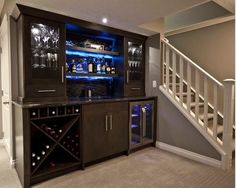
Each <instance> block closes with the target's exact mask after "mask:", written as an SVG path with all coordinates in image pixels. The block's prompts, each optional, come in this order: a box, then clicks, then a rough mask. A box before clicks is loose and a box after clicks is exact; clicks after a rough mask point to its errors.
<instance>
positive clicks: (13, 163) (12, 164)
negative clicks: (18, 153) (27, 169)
mask: <svg viewBox="0 0 236 188" xmlns="http://www.w3.org/2000/svg"><path fill="white" fill-rule="evenodd" d="M10 167H11V168H12V169H14V168H15V167H16V160H14V159H13V158H12V157H11V158H10Z"/></svg>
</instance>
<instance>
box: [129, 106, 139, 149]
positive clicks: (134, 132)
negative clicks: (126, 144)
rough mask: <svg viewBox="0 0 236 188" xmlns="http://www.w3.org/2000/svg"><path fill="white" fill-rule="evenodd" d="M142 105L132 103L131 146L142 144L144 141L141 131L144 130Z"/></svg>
mask: <svg viewBox="0 0 236 188" xmlns="http://www.w3.org/2000/svg"><path fill="white" fill-rule="evenodd" d="M141 109H142V106H141V104H132V105H131V108H130V112H131V114H130V118H131V120H130V147H135V146H136V145H140V144H141V142H142V139H141V131H142V128H141V126H142V123H141V119H142V114H141Z"/></svg>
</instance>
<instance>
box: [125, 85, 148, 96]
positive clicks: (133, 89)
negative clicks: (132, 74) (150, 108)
mask: <svg viewBox="0 0 236 188" xmlns="http://www.w3.org/2000/svg"><path fill="white" fill-rule="evenodd" d="M144 95H145V88H144V86H143V85H128V86H126V87H125V96H144Z"/></svg>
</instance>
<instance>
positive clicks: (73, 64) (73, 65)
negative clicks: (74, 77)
mask: <svg viewBox="0 0 236 188" xmlns="http://www.w3.org/2000/svg"><path fill="white" fill-rule="evenodd" d="M71 69H72V71H71V72H74V73H76V64H75V60H74V59H72V68H71Z"/></svg>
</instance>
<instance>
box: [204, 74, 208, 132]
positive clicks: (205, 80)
mask: <svg viewBox="0 0 236 188" xmlns="http://www.w3.org/2000/svg"><path fill="white" fill-rule="evenodd" d="M207 126H208V79H207V77H206V76H205V77H204V127H205V128H207Z"/></svg>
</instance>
